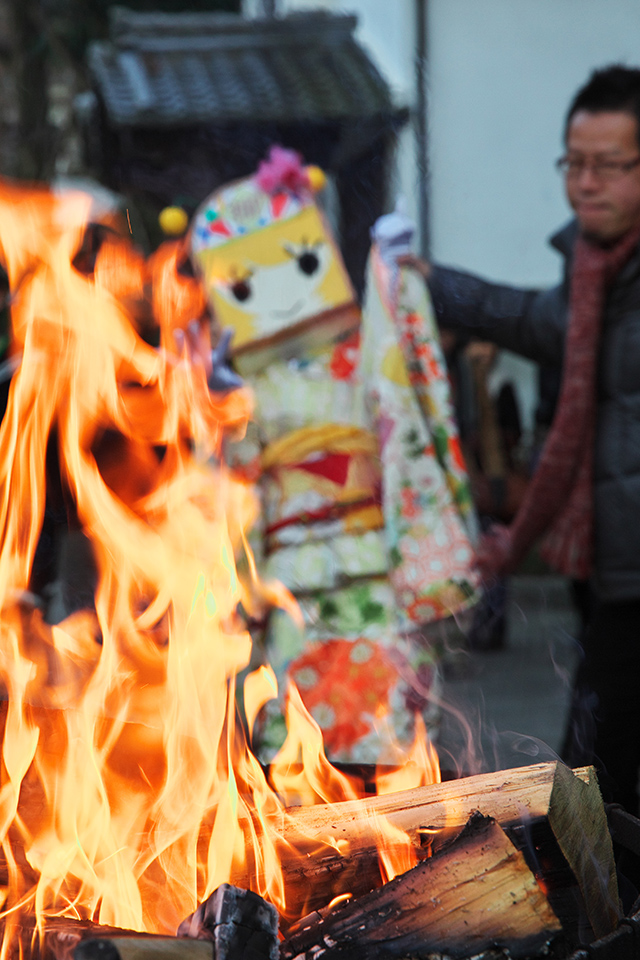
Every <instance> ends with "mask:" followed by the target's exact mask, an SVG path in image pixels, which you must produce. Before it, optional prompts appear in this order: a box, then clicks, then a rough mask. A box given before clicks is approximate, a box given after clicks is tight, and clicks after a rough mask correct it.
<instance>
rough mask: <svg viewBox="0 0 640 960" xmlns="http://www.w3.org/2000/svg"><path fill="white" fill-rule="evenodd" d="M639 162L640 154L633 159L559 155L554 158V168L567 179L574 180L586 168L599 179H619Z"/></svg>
mask: <svg viewBox="0 0 640 960" xmlns="http://www.w3.org/2000/svg"><path fill="white" fill-rule="evenodd" d="M639 163H640V155H639V156H637V157H635V159H634V160H592V161H589V160H585V158H584V157H560V159H559V160H556V168H557V169H558V170H559V171H560V172H561V173H563V174H564V176H565V177H567V179H570V180H574V179H577V178H578V177H580V176H581V175H582V174H583V173H584V171H585V170H586V169H589V170H591V172H592V173H593V174H594V176H596V177H598V179H599V180H607V181H609V182H610V181H612V180H619V179H620V178H621V177H623V176H624V175H625V173H629V171H630V170H633V168H634V167H637V166H638V164H639Z"/></svg>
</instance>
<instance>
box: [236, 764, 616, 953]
mask: <svg viewBox="0 0 640 960" xmlns="http://www.w3.org/2000/svg"><path fill="white" fill-rule="evenodd" d="M476 810H479V811H480V812H481V813H483V814H485V815H486V816H490V817H493V818H494V819H495V820H496V821H497V822H498V823H499V824H500V825H501V826H502V827H503V828H504V829H507V831H508V832H509V834H510V836H512V838H513V840H514V842H515V843H516V844H517V845H519V846H521V848H522V851H523V853H524V855H525V857H527V858H528V861H529V864H530V866H531V868H532V869H533V870H534V872H535V873H536V875H537V876H539V878H540V879H541V880H542V881H543V882H544V881H545V875H546V873H548V874H549V876H550V881H549V883H548V885H549V886H550V888H551V891H550V901H551V902H552V904H553V905H554V908H555V906H556V902H557V903H558V911H559V913H560V914H561V915H562V916H561V919H562V920H563V922H565V921H566V922H567V923H569V922H570V916H569V915H570V913H572V912H575V911H574V907H573V906H572V901H573V899H574V894H573V890H571V889H570V888H571V887H572V885H573V886H575V885H577V890H578V893H579V895H580V897H581V899H582V901H583V903H584V913H585V916H586V918H587V920H588V923H589V924H590V925H591V928H592V931H593V934H594V935H595V936H596V937H602V936H606V934H608V933H610V932H611V931H612V930H613V929H614V927H615V925H616V923H617V921H618V919H619V917H620V907H619V901H618V892H617V882H616V874H615V865H614V860H613V850H612V845H611V838H610V836H609V831H608V828H607V821H606V816H605V811H604V805H603V803H602V797H601V795H600V790H599V788H598V784H597V780H596V776H595V772H594V771H593V769H592V768H583V769H581V770H579V771H577V773H576V774H574V773H572V771H571V770H569V769H568V768H567V767H566V766H564V764H562V763H559V762H553V763H541V764H534V765H532V766H529V767H520V768H517V769H513V770H503V771H500V772H498V773H487V774H479V775H477V776H473V777H465V778H463V779H461V780H451V781H447V782H446V783H439V784H433V785H431V786H427V787H418V788H416V789H414V790H407V791H403V792H400V793H395V794H389V795H386V796H382V797H371V798H366V799H364V800H349V801H346V802H343V803H334V804H319V805H317V806H311V807H291V808H289V809H288V810H287V811H286V812H285V814H284V815H283V817H282V822H281V823H278V824H277V828H278V829H279V830H280V831H281V832H282V834H283V835H284V837H285V839H286V841H287V842H288V844H290V846H283V849H282V851H281V864H282V869H283V873H284V880H285V885H286V890H287V907H288V910H287V914H288V916H289V918H291V917H293V918H296V917H300V916H303V915H304V914H305V913H309V912H311V911H313V910H317V909H319V908H321V907H323V906H326V905H327V903H329V901H330V900H331V899H333V898H334V897H335V896H338V895H340V894H344V893H351V894H352V895H353V896H359V895H360V894H362V893H365V892H367V891H368V890H372V889H374V888H375V887H377V886H380V883H381V877H380V869H379V862H378V855H377V846H376V842H377V839H378V834H377V829H378V828H377V824H376V817H380V816H383V817H386V818H387V819H388V821H389V822H390V823H391V824H392V825H394V826H396V827H399V828H400V829H401V830H403V831H405V832H406V833H407V834H408V835H409V837H410V838H411V841H412V844H413V847H414V850H415V851H416V853H417V855H418V858H419V859H422V858H424V857H425V856H427V855H428V853H429V847H430V846H431V844H432V843H433V847H434V849H436V848H437V847H438V845H439V843H440V842H443V841H444V840H446V839H448V838H450V837H451V835H452V834H455V833H457V832H459V831H460V830H461V829H462V827H463V826H464V824H465V823H466V821H467V820H468V818H469V816H470V815H471V814H472V813H473V812H474V811H476ZM523 825H524V827H523ZM534 828H535V829H534ZM532 836H533V837H534V839H535V842H532ZM543 841H544V843H543ZM536 844H538V846H541V845H542V846H544V847H545V849H544V858H538V855H537V850H536ZM232 882H233V883H234V884H236V885H237V886H240V887H242V886H249V885H250V884H249V880H248V878H247V877H246V876H244V877H240V876H236V877H233V878H232ZM563 901H564V904H563ZM565 914H566V916H565ZM575 922H576V923H578V922H580V918H579V917H578V918H577V919H576V921H575ZM285 926H286V924H285Z"/></svg>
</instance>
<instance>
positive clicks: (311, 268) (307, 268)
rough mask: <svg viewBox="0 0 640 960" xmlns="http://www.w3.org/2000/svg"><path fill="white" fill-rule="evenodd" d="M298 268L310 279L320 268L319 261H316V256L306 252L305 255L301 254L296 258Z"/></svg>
mask: <svg viewBox="0 0 640 960" xmlns="http://www.w3.org/2000/svg"><path fill="white" fill-rule="evenodd" d="M298 266H299V267H300V269H301V270H302V272H303V273H306V275H307V276H308V277H310V276H312V274H314V273H315V272H316V270H317V269H318V267H319V266H320V261H319V260H318V257H317V254H315V253H311V251H310V250H307V252H306V253H301V254H300V256H299V257H298Z"/></svg>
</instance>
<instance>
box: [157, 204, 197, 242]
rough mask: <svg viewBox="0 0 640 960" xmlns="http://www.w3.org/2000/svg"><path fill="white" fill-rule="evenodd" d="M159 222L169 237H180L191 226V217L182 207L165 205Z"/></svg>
mask: <svg viewBox="0 0 640 960" xmlns="http://www.w3.org/2000/svg"><path fill="white" fill-rule="evenodd" d="M158 223H159V224H160V228H161V230H162V232H163V233H166V234H167V236H169V237H179V236H180V235H181V234H183V233H184V232H185V230H186V229H187V227H188V226H189V217H188V214H187V212H186V210H183V209H182V207H165V208H164V210H161V211H160V215H159V217H158Z"/></svg>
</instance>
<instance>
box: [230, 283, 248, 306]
mask: <svg viewBox="0 0 640 960" xmlns="http://www.w3.org/2000/svg"><path fill="white" fill-rule="evenodd" d="M231 293H232V294H233V295H234V297H235V298H236V300H238V301H239V302H240V303H244V301H245V300H248V299H249V297H250V296H251V284H250V283H249V281H248V280H236V282H235V283H234V284H233V285H232V287H231Z"/></svg>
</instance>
